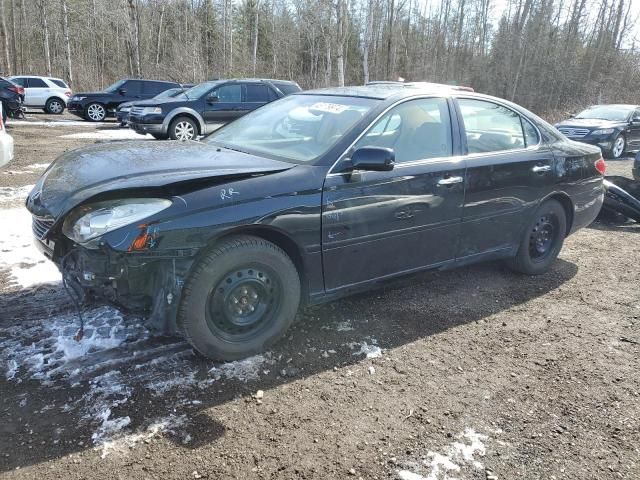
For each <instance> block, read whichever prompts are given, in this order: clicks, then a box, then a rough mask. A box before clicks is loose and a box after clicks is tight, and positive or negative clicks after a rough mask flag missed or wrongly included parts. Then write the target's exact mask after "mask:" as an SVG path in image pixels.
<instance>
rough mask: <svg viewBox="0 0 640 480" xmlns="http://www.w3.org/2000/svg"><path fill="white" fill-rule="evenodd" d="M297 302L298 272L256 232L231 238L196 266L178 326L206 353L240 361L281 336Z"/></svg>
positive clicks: (181, 308)
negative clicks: (257, 235) (255, 235)
mask: <svg viewBox="0 0 640 480" xmlns="http://www.w3.org/2000/svg"><path fill="white" fill-rule="evenodd" d="M299 304H300V277H299V276H298V271H297V270H296V267H295V265H294V264H293V262H292V261H291V259H290V258H289V257H288V256H287V254H286V253H285V252H284V251H283V250H282V249H281V248H279V247H278V246H276V245H274V244H273V243H271V242H268V241H267V240H264V239H262V238H258V237H253V236H244V235H243V236H237V237H231V238H229V239H227V240H224V241H222V242H221V243H220V244H218V245H216V246H215V247H214V248H213V249H212V250H211V251H210V252H208V253H207V254H206V255H205V256H204V257H203V258H202V259H201V260H200V261H199V262H198V263H197V264H196V265H195V267H194V269H193V271H192V273H191V274H190V276H189V278H188V279H187V281H186V283H185V286H184V290H183V295H182V301H181V303H180V308H179V311H178V325H180V328H181V330H182V332H183V334H184V336H185V338H186V339H187V341H188V342H189V343H190V344H191V345H192V346H193V348H194V349H195V350H196V351H197V352H199V353H201V354H202V355H204V356H205V357H209V358H212V359H216V360H226V361H228V360H238V359H240V358H244V357H248V356H250V355H254V354H256V353H259V352H262V351H264V349H266V348H268V347H269V346H271V345H272V344H273V343H274V342H275V341H277V340H278V339H279V338H280V337H282V335H284V333H285V332H286V331H287V329H288V328H289V327H290V326H291V324H292V323H293V321H294V319H295V316H296V312H297V311H298V306H299Z"/></svg>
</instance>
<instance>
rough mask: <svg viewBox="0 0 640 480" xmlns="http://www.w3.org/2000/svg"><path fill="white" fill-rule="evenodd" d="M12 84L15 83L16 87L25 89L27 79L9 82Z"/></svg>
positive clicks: (15, 79) (16, 79)
mask: <svg viewBox="0 0 640 480" xmlns="http://www.w3.org/2000/svg"><path fill="white" fill-rule="evenodd" d="M11 81H12V82H13V83H15V84H16V85H19V86H21V87H26V86H27V79H26V78H22V77H20V78H14V79H12V80H11Z"/></svg>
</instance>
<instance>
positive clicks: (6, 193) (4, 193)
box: [0, 185, 33, 205]
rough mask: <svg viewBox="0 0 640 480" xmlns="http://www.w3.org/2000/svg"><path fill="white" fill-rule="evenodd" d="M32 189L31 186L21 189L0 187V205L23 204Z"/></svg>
mask: <svg viewBox="0 0 640 480" xmlns="http://www.w3.org/2000/svg"><path fill="white" fill-rule="evenodd" d="M32 189H33V185H25V186H23V187H0V205H2V204H6V205H11V204H15V203H16V202H17V201H21V202H24V201H25V200H26V199H27V196H28V195H29V192H31V190H32Z"/></svg>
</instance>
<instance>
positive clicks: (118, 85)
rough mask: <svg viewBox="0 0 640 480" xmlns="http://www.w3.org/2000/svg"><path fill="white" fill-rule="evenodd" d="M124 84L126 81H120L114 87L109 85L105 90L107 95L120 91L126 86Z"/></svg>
mask: <svg viewBox="0 0 640 480" xmlns="http://www.w3.org/2000/svg"><path fill="white" fill-rule="evenodd" d="M124 82H126V80H118V81H117V82H116V83H114V84H113V85H109V86H108V87H107V88H105V89H104V91H105V92H106V93H115V92H117V91H118V89H119V88H120V87H121V86H122V85H124Z"/></svg>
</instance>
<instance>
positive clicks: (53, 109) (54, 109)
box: [44, 98, 65, 115]
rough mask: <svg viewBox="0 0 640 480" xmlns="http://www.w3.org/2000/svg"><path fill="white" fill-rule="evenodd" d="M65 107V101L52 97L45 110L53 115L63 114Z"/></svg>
mask: <svg viewBox="0 0 640 480" xmlns="http://www.w3.org/2000/svg"><path fill="white" fill-rule="evenodd" d="M64 108H65V105H64V102H63V101H62V100H60V99H59V98H50V99H49V100H47V103H46V104H45V106H44V110H45V112H47V113H50V114H51V115H62V113H63V112H64Z"/></svg>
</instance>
